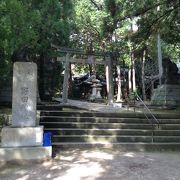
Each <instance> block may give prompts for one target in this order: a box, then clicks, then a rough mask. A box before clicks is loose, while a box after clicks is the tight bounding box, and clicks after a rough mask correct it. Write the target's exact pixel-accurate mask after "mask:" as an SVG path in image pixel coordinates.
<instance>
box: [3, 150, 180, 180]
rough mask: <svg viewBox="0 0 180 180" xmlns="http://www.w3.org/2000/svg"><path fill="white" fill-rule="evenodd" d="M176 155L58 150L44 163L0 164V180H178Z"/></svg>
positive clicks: (178, 169) (179, 177)
mask: <svg viewBox="0 0 180 180" xmlns="http://www.w3.org/2000/svg"><path fill="white" fill-rule="evenodd" d="M179 155H180V153H179V152H119V151H118V150H113V149H111V150H110V149H102V150H100V149H99V150H96V149H95V150H92V149H89V150H86V149H72V150H71V149H69V150H62V151H61V150H60V149H58V152H57V155H56V157H55V158H54V159H52V160H47V161H44V162H41V163H40V162H38V163H37V162H33V161H32V162H21V163H19V164H18V163H17V162H13V163H12V162H11V163H6V164H4V163H3V162H1V163H0V179H1V180H44V179H49V180H86V179H87V180H110V179H111V180H116V179H117V180H179V179H180V158H179V157H180V156H179Z"/></svg>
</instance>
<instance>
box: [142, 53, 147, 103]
mask: <svg viewBox="0 0 180 180" xmlns="http://www.w3.org/2000/svg"><path fill="white" fill-rule="evenodd" d="M145 55H146V51H145V50H143V52H142V68H141V84H142V98H143V100H144V101H145V100H146V88H145V60H146V57H145Z"/></svg>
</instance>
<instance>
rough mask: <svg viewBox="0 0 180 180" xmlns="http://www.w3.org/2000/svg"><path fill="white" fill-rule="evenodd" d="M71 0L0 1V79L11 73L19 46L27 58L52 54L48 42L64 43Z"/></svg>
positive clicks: (68, 33)
mask: <svg viewBox="0 0 180 180" xmlns="http://www.w3.org/2000/svg"><path fill="white" fill-rule="evenodd" d="M72 13H73V12H72V3H71V0H66V1H60V0H38V1H37V0H1V1H0V82H1V83H2V80H4V81H6V80H7V79H8V77H9V73H10V72H11V64H12V62H11V57H12V54H13V53H14V51H16V50H20V49H22V48H27V49H29V50H30V53H31V54H30V57H31V58H32V59H31V60H33V61H35V60H37V59H38V57H40V55H42V54H43V56H48V57H49V58H51V57H54V56H55V51H54V49H52V48H51V44H55V45H59V46H67V45H68V42H69V35H70V31H71V24H72V23H73V21H72V19H71V17H72V16H71V15H72Z"/></svg>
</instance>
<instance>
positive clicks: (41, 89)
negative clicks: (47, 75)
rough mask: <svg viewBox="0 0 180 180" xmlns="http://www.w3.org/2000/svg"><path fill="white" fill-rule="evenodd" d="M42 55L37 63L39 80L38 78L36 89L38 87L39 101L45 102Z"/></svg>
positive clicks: (43, 57)
mask: <svg viewBox="0 0 180 180" xmlns="http://www.w3.org/2000/svg"><path fill="white" fill-rule="evenodd" d="M44 59H45V56H44V54H41V55H40V60H39V62H38V70H39V78H38V82H39V83H38V87H39V96H40V99H41V100H42V101H43V100H46V98H45V87H44Z"/></svg>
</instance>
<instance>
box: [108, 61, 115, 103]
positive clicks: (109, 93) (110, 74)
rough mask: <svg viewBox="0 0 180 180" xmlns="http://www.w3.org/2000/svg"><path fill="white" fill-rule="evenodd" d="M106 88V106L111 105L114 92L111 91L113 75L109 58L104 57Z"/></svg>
mask: <svg viewBox="0 0 180 180" xmlns="http://www.w3.org/2000/svg"><path fill="white" fill-rule="evenodd" d="M106 87H107V95H108V104H112V103H113V97H114V90H113V74H112V63H111V58H110V57H106Z"/></svg>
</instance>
